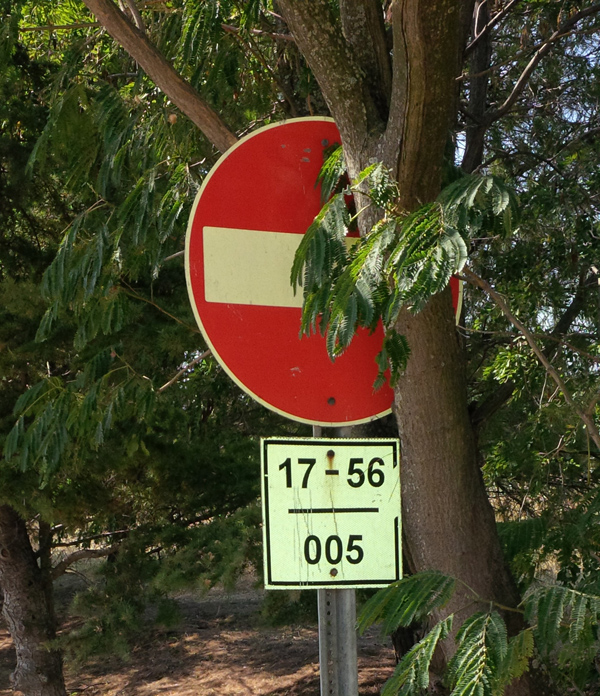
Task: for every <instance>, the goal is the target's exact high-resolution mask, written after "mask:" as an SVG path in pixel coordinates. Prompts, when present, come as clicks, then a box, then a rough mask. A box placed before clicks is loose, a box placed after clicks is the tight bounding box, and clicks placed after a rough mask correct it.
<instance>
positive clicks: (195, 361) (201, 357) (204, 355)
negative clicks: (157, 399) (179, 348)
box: [157, 350, 212, 394]
mask: <svg viewBox="0 0 600 696" xmlns="http://www.w3.org/2000/svg"><path fill="white" fill-rule="evenodd" d="M211 354H212V353H211V351H210V350H205V351H204V353H201V354H200V355H199V356H198V357H197V358H194V359H193V360H192V361H190V362H189V363H187V364H186V366H185V367H183V368H182V369H181V370H179V372H178V373H177V374H176V375H175V376H174V377H171V379H170V380H169V381H168V382H166V383H165V384H163V385H162V387H160V388H159V389H158V390H157V391H158V393H159V394H162V392H164V391H165V389H168V388H169V387H170V386H171V385H172V384H175V382H177V380H178V379H179V378H180V377H183V375H185V373H186V372H187V371H188V370H189V369H190V368H192V367H194V366H195V365H197V364H198V363H201V362H202V361H203V360H204V358H207V357H208V356H209V355H211Z"/></svg>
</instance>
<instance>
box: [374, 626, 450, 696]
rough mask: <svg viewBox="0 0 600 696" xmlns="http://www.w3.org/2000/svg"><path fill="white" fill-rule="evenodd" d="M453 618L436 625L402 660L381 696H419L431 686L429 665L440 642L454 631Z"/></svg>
mask: <svg viewBox="0 0 600 696" xmlns="http://www.w3.org/2000/svg"><path fill="white" fill-rule="evenodd" d="M452 621H453V616H452V615H450V616H448V617H447V618H446V619H444V620H443V621H440V622H439V623H438V624H436V625H435V626H434V627H433V628H432V629H431V631H429V633H428V634H427V635H426V636H425V637H424V638H423V639H422V640H420V641H419V642H418V643H417V644H416V645H414V646H413V647H412V648H411V649H410V650H409V651H408V652H407V653H406V654H405V655H404V656H403V657H402V659H401V660H400V662H399V663H398V665H397V666H396V669H395V670H394V674H393V676H392V677H391V678H390V679H389V680H388V681H387V682H386V683H385V685H384V687H383V689H382V691H381V696H419V694H421V693H423V691H424V690H425V689H427V687H428V686H429V665H430V664H431V658H432V657H433V652H434V650H435V648H436V646H437V644H438V642H439V641H440V640H444V638H446V637H447V636H448V634H449V633H450V631H451V630H452Z"/></svg>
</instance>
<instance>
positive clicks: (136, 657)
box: [0, 587, 394, 696]
mask: <svg viewBox="0 0 600 696" xmlns="http://www.w3.org/2000/svg"><path fill="white" fill-rule="evenodd" d="M261 600H262V593H261V592H260V591H257V590H256V589H254V588H252V587H247V588H245V589H241V590H238V591H236V592H235V593H233V594H226V593H224V592H222V591H212V592H211V593H209V595H208V596H207V597H204V598H198V597H195V596H183V597H180V598H178V600H177V601H178V603H179V605H180V608H181V612H182V616H183V620H182V622H181V624H180V625H179V626H178V627H177V628H176V629H173V630H169V631H164V630H163V631H158V630H157V631H156V632H154V633H152V634H151V635H149V636H148V638H147V639H146V641H145V642H144V643H143V644H142V645H140V646H139V647H137V648H136V649H135V650H134V651H133V654H132V655H131V658H130V660H129V662H128V663H126V664H124V663H123V662H122V661H119V660H117V659H115V660H109V661H103V662H101V663H99V664H90V665H87V666H86V667H85V668H84V669H79V670H78V671H77V672H75V671H74V670H72V669H69V668H67V670H66V681H67V693H68V694H69V696H79V695H80V694H84V695H85V696H175V695H177V696H230V695H231V696H246V695H252V696H319V693H320V691H319V657H318V633H317V627H316V626H286V627H281V628H271V627H266V626H265V624H264V621H263V620H262V619H261V616H260V607H261ZM14 659H15V657H14V650H13V647H12V643H11V640H10V637H9V635H8V632H7V631H6V627H5V626H4V624H3V623H2V622H1V621H0V696H10V694H11V693H12V692H11V690H10V685H9V674H10V672H11V670H12V669H13V668H14ZM358 666H359V670H358V671H359V684H360V687H359V691H360V696H368V695H369V696H370V695H372V694H378V693H379V692H380V690H381V687H382V685H383V683H384V682H385V681H386V679H388V678H389V676H390V675H391V673H392V671H393V668H394V659H393V651H392V648H391V644H390V642H389V639H385V638H381V636H380V635H379V632H378V631H377V630H370V631H369V632H368V633H367V634H365V635H364V636H362V637H360V638H359V642H358Z"/></svg>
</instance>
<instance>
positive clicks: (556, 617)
mask: <svg viewBox="0 0 600 696" xmlns="http://www.w3.org/2000/svg"><path fill="white" fill-rule="evenodd" d="M524 605H525V616H526V619H527V621H528V622H529V623H530V624H531V625H532V626H533V630H534V633H535V638H536V645H537V647H538V649H539V651H540V653H542V655H549V654H550V653H551V652H552V651H554V650H557V649H558V650H559V651H560V650H563V649H564V648H565V647H568V648H569V654H571V652H572V651H571V650H570V648H572V647H573V646H579V647H580V648H582V654H585V652H586V651H587V650H586V649H589V648H591V647H592V646H594V644H595V648H596V650H598V648H599V645H598V643H597V640H598V635H597V631H598V624H599V623H600V597H598V596H596V595H593V594H589V593H586V592H581V591H578V590H575V589H572V588H568V587H562V586H561V585H551V586H541V587H536V588H534V589H532V590H531V591H530V592H529V593H528V594H527V595H526V596H525V600H524ZM586 657H587V655H586Z"/></svg>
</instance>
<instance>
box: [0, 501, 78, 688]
mask: <svg viewBox="0 0 600 696" xmlns="http://www.w3.org/2000/svg"><path fill="white" fill-rule="evenodd" d="M0 587H2V592H3V595H4V604H3V607H2V614H3V616H4V618H5V620H6V623H7V625H8V629H9V631H10V634H11V637H12V639H13V642H14V645H15V649H16V652H17V667H16V669H15V671H14V672H13V674H12V675H11V680H12V684H13V688H14V690H15V691H16V692H21V693H23V694H25V696H66V691H65V684H64V680H63V672H62V656H61V653H60V652H59V651H58V650H54V649H50V648H49V647H48V643H49V642H50V641H52V640H53V639H54V638H55V637H56V623H55V617H54V612H53V608H52V605H51V602H50V601H49V596H50V593H49V592H48V587H49V585H48V581H46V582H45V581H44V577H43V573H42V571H41V570H40V567H39V566H38V564H37V561H36V557H35V553H34V551H33V549H32V547H31V542H30V540H29V535H28V533H27V528H26V525H25V521H24V520H23V519H22V518H21V517H20V516H19V515H18V513H17V512H16V511H15V510H14V509H13V508H11V507H9V506H8V505H1V506H0Z"/></svg>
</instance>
